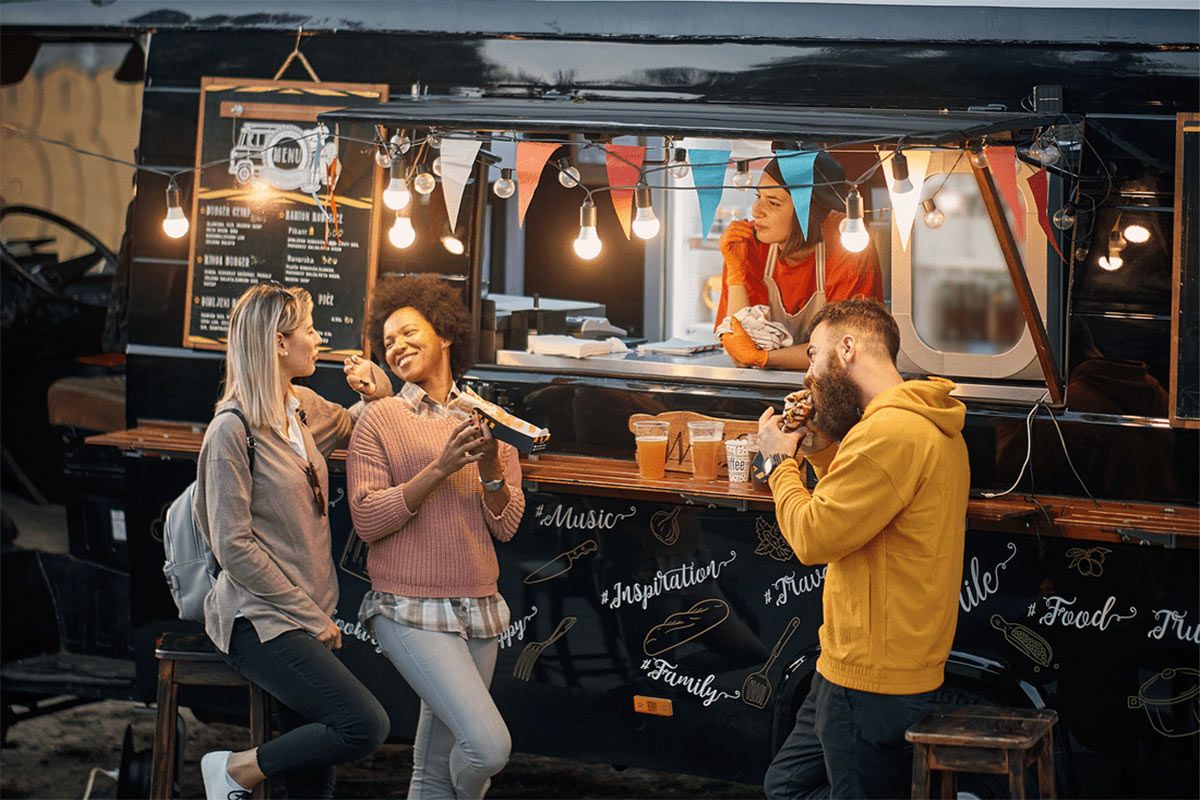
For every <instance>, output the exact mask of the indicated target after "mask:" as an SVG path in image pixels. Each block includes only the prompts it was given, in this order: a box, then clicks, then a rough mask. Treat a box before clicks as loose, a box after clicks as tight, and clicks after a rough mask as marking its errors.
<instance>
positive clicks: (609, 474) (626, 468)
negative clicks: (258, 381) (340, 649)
mask: <svg viewBox="0 0 1200 800" xmlns="http://www.w3.org/2000/svg"><path fill="white" fill-rule="evenodd" d="M203 438H204V428H203V426H200V425H188V424H185V423H177V422H142V423H141V424H139V425H138V426H137V427H136V428H130V429H128V430H123V431H115V432H113V433H105V434H100V435H97V436H92V437H89V438H88V440H87V442H88V443H89V444H94V445H102V446H108V447H117V448H120V449H121V450H125V451H127V452H130V453H132V454H137V455H143V456H150V457H155V456H157V457H163V458H178V457H181V456H182V457H185V458H195V457H196V456H197V455H198V454H199V453H200V444H201V441H202V440H203ZM345 458H346V451H345V450H335V451H334V452H333V454H332V455H331V456H330V460H331V461H332V462H334V463H335V464H336V463H337V462H340V461H345ZM521 470H522V474H523V477H524V483H525V486H526V488H528V489H529V490H531V491H550V492H554V491H561V492H570V493H575V494H587V495H594V496H597V497H620V498H630V499H636V500H646V501H651V502H661V503H683V504H686V505H698V506H705V507H710V508H733V509H737V510H741V511H761V512H770V511H772V510H773V508H774V504H773V502H772V499H771V492H770V490H769V489H768V488H767V487H766V486H763V485H760V484H756V483H729V482H728V481H726V480H724V479H719V480H716V481H696V480H693V479H692V478H691V477H689V476H688V474H687V473H671V472H668V473H667V474H666V475H665V476H664V477H663V479H662V480H643V479H642V478H640V477H639V476H638V473H637V466H636V464H634V462H633V461H631V460H627V459H613V458H594V457H590V456H576V455H563V454H557V453H541V454H538V455H534V456H529V457H525V458H522V460H521ZM967 518H968V520H969V522H970V527H971V529H972V530H984V531H997V532H1002V533H1026V534H1034V535H1039V536H1058V537H1064V538H1069V539H1081V540H1086V541H1096V542H1125V543H1132V544H1145V545H1157V546H1160V547H1186V548H1189V549H1191V548H1197V547H1200V509H1198V508H1193V507H1189V506H1164V505H1158V504H1152V503H1126V502H1119V501H1112V500H1097V501H1092V500H1085V499H1081V498H1076V497H1060V496H1054V495H1008V496H1005V497H997V498H990V499H989V498H975V497H973V498H971V500H970V502H969V503H968V505H967Z"/></svg>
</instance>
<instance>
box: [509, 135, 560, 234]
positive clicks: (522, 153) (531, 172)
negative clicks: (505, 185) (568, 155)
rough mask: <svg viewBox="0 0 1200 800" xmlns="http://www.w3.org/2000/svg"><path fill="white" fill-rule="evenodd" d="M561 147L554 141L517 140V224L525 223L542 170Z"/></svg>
mask: <svg viewBox="0 0 1200 800" xmlns="http://www.w3.org/2000/svg"><path fill="white" fill-rule="evenodd" d="M558 148H559V145H557V144H555V143H553V142H517V200H518V201H519V202H518V204H517V224H518V225H522V226H523V225H524V224H525V212H526V211H528V210H529V203H530V202H531V201H532V200H533V193H534V192H535V191H537V186H538V181H540V180H541V179H542V170H543V169H545V167H546V162H547V161H549V160H550V156H551V155H553V154H554V151H555V150H557V149H558Z"/></svg>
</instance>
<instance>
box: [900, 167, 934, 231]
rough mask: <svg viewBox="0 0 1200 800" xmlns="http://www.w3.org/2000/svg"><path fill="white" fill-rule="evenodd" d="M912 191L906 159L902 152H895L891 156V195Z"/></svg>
mask: <svg viewBox="0 0 1200 800" xmlns="http://www.w3.org/2000/svg"><path fill="white" fill-rule="evenodd" d="M912 190H913V185H912V181H910V180H909V179H908V158H907V157H906V156H905V155H904V151H903V150H897V151H896V154H895V155H894V156H892V194H893V195H901V194H908V193H909V192H911V191H912ZM934 227H936V226H934Z"/></svg>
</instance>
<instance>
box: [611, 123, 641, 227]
mask: <svg viewBox="0 0 1200 800" xmlns="http://www.w3.org/2000/svg"><path fill="white" fill-rule="evenodd" d="M604 158H605V161H606V162H607V164H608V185H609V186H612V187H621V188H613V189H610V190H609V192H608V194H609V196H611V197H612V204H613V210H615V211H616V212H617V219H619V220H620V221H621V228H622V229H623V230H624V231H625V238H626V239H628V238H629V225H630V222H631V220H632V217H633V187H635V186H637V182H638V178H640V177H641V176H642V162H643V161H645V160H646V148H644V147H642V146H640V145H625V144H606V145H604Z"/></svg>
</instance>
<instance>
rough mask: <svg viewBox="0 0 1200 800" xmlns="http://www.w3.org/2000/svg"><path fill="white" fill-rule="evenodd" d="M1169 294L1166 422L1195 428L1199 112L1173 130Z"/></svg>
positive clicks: (1199, 358)
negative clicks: (1172, 248) (1172, 239)
mask: <svg viewBox="0 0 1200 800" xmlns="http://www.w3.org/2000/svg"><path fill="white" fill-rule="evenodd" d="M1173 261H1174V267H1173V273H1174V281H1173V282H1172V295H1171V301H1172V302H1171V403H1170V413H1171V424H1172V425H1177V426H1183V427H1187V428H1200V114H1180V115H1178V117H1177V118H1176V129H1175V252H1174V259H1173Z"/></svg>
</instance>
